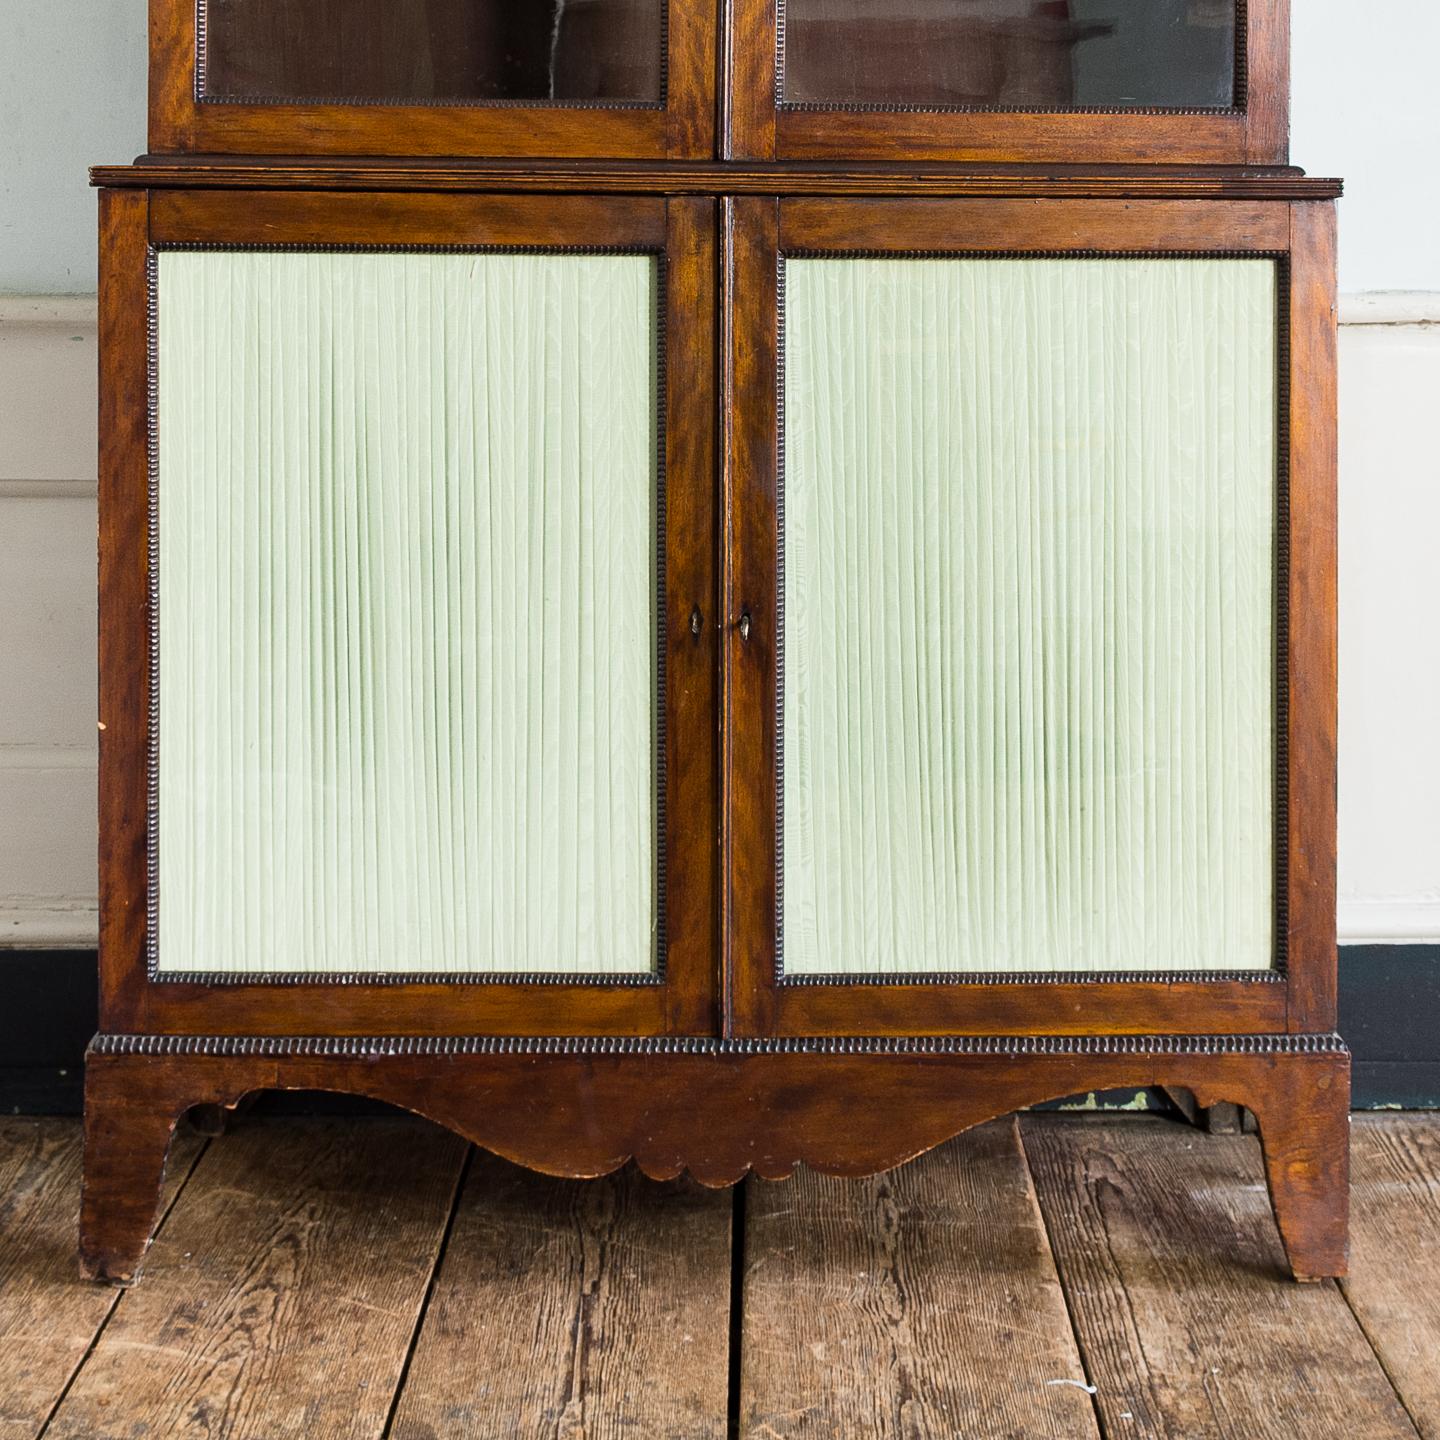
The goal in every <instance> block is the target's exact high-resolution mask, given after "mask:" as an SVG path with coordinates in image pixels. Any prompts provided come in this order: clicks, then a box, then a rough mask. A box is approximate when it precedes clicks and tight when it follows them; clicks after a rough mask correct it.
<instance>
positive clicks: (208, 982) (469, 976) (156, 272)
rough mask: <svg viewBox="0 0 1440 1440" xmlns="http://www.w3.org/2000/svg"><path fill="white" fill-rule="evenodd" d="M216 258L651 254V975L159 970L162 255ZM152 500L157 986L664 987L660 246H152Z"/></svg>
mask: <svg viewBox="0 0 1440 1440" xmlns="http://www.w3.org/2000/svg"><path fill="white" fill-rule="evenodd" d="M171 250H175V251H217V252H222V253H224V252H236V251H242V252H245V253H253V252H259V253H280V254H285V253H311V252H317V253H326V254H343V255H376V254H382V255H412V254H413V255H649V256H651V257H652V258H653V259H654V260H655V262H656V282H655V302H654V312H655V313H654V322H655V414H656V417H657V423H656V427H655V429H656V436H655V444H656V458H655V535H654V537H653V544H654V546H655V654H656V662H655V665H656V668H655V684H656V694H657V696H658V697H659V704H658V705H657V708H656V714H655V717H654V723H655V740H654V756H653V759H654V765H655V839H656V854H655V891H656V908H655V961H654V966H653V968H652V969H650V970H648V971H640V972H634V971H626V972H621V973H618V974H614V975H610V974H602V973H597V972H588V973H587V972H581V971H567V972H564V973H560V972H554V971H527V970H492V971H468V972H467V971H459V972H451V971H447V970H405V971H383V972H376V971H364V970H346V971H328V970H282V971H254V972H251V971H229V970H162V969H161V968H160V419H159V417H160V283H159V281H160V269H159V265H160V255H161V253H162V252H164V251H171ZM145 279H146V297H147V298H146V382H145V383H146V407H147V414H146V446H147V462H146V468H147V476H148V479H147V483H148V486H149V493H148V495H147V497H146V499H147V504H146V510H147V517H148V526H149V536H148V543H147V553H146V595H147V599H148V602H149V615H148V616H147V624H148V626H149V646H148V652H149V677H148V682H149V695H148V703H147V708H146V718H147V721H148V725H149V734H148V735H147V737H146V770H145V830H146V836H145V840H146V855H145V912H146V913H145V970H146V976H147V978H148V979H149V980H150V982H151V983H152V984H161V985H167V984H168V985H205V986H225V987H234V986H240V985H263V986H295V985H323V986H330V985H350V986H355V985H366V986H377V987H389V986H396V985H436V984H444V985H544V986H550V987H553V986H577V987H580V988H584V989H595V988H605V989H648V988H655V987H662V986H664V985H665V983H666V973H665V970H666V964H665V962H666V956H667V954H668V952H669V924H668V914H669V905H668V903H667V902H668V884H667V882H668V878H669V814H668V788H669V786H668V781H669V770H668V766H667V761H666V756H667V753H668V750H667V735H666V724H665V717H666V709H667V706H666V698H665V697H666V695H667V684H668V667H667V656H666V647H667V644H668V639H669V616H668V614H667V602H666V581H667V570H666V559H667V552H666V531H667V517H668V497H667V490H666V480H667V475H666V461H667V458H668V436H669V426H668V415H669V410H668V396H669V378H670V377H669V369H668V364H667V350H666V346H667V340H668V335H669V328H670V320H669V297H670V257H669V254H668V252H667V251H666V250H664V249H652V248H647V247H636V246H624V245H415V244H408V245H365V244H358V245H357V244H325V243H323V242H322V243H317V244H307V243H300V242H294V243H291V242H283V243H270V244H265V243H259V244H252V245H232V244H226V243H221V242H214V241H189V242H187V241H176V242H167V243H165V244H163V245H152V246H150V247H149V249H148V251H147V252H146V259H145Z"/></svg>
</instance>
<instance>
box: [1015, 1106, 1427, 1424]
mask: <svg viewBox="0 0 1440 1440" xmlns="http://www.w3.org/2000/svg"><path fill="white" fill-rule="evenodd" d="M1264 1123H1265V1121H1264V1117H1263V1116H1262V1117H1261V1126H1262V1134H1263V1127H1264ZM1022 1135H1023V1138H1024V1143H1025V1150H1026V1154H1027V1155H1028V1157H1029V1160H1030V1165H1031V1169H1032V1171H1033V1173H1034V1176H1035V1182H1036V1186H1037V1188H1038V1191H1039V1195H1040V1203H1041V1207H1042V1209H1043V1210H1044V1212H1045V1216H1046V1219H1047V1221H1048V1226H1049V1233H1050V1240H1051V1244H1052V1245H1053V1246H1054V1251H1055V1257H1056V1261H1057V1263H1058V1264H1059V1268H1060V1277H1061V1281H1062V1283H1063V1284H1064V1286H1065V1290H1066V1293H1067V1295H1068V1296H1069V1299H1070V1308H1071V1314H1072V1316H1073V1318H1074V1321H1075V1327H1076V1331H1077V1333H1078V1335H1079V1338H1080V1345H1081V1350H1082V1353H1083V1355H1084V1357H1085V1364H1086V1368H1087V1370H1088V1371H1089V1374H1090V1379H1091V1381H1092V1383H1094V1384H1095V1385H1096V1387H1097V1394H1096V1397H1095V1398H1096V1403H1097V1405H1098V1406H1099V1408H1100V1414H1101V1419H1102V1421H1103V1423H1104V1426H1105V1431H1106V1433H1107V1434H1109V1435H1146V1436H1164V1437H1168V1436H1174V1437H1177V1440H1180V1437H1183V1440H1199V1437H1203V1436H1235V1437H1237V1440H1239V1437H1243V1440H1267V1437H1273V1440H1294V1437H1295V1436H1303V1435H1314V1436H1320V1435H1364V1436H1367V1437H1376V1440H1378V1437H1382V1436H1413V1434H1414V1431H1413V1430H1412V1428H1411V1426H1410V1424H1409V1421H1408V1420H1407V1419H1406V1416H1405V1412H1404V1410H1403V1409H1402V1408H1401V1407H1400V1405H1399V1404H1398V1402H1397V1401H1396V1399H1395V1395H1394V1393H1393V1391H1392V1390H1391V1388H1390V1386H1389V1384H1388V1383H1387V1381H1386V1379H1385V1376H1384V1374H1383V1372H1381V1371H1379V1370H1378V1369H1377V1368H1376V1366H1375V1363H1374V1357H1373V1355H1372V1354H1371V1352H1370V1349H1369V1346H1368V1345H1367V1344H1366V1343H1365V1338H1364V1336H1363V1335H1362V1334H1361V1331H1360V1329H1359V1327H1358V1326H1357V1325H1356V1324H1355V1321H1354V1319H1353V1317H1352V1316H1351V1314H1350V1312H1349V1310H1348V1308H1347V1306H1346V1305H1345V1302H1344V1299H1343V1297H1342V1296H1341V1294H1340V1292H1339V1290H1338V1289H1337V1288H1336V1287H1335V1286H1334V1285H1333V1284H1328V1283H1327V1284H1324V1285H1316V1286H1286V1285H1279V1284H1277V1283H1276V1279H1277V1277H1278V1276H1280V1275H1281V1274H1282V1273H1283V1268H1284V1259H1283V1254H1282V1251H1281V1248H1280V1245H1279V1243H1278V1240H1277V1237H1276V1234H1275V1231H1274V1229H1273V1228H1272V1226H1271V1224H1270V1218H1269V1215H1268V1214H1267V1212H1266V1206H1265V1192H1264V1185H1263V1183H1262V1180H1261V1168H1260V1154H1259V1151H1258V1147H1257V1146H1256V1144H1255V1141H1254V1140H1253V1139H1251V1138H1250V1137H1248V1136H1228V1137H1226V1136H1202V1135H1197V1134H1196V1133H1195V1132H1194V1131H1193V1130H1190V1129H1189V1128H1187V1127H1184V1126H1180V1125H1176V1124H1174V1123H1172V1122H1168V1121H1162V1120H1155V1121H1150V1120H1143V1121H1142V1120H1130V1121H1127V1122H1124V1123H1115V1122H1113V1121H1098V1122H1077V1121H1075V1120H1071V1119H1067V1120H1058V1119H1052V1118H1049V1117H1039V1116H1032V1117H1026V1118H1025V1119H1024V1120H1023V1122H1022Z"/></svg>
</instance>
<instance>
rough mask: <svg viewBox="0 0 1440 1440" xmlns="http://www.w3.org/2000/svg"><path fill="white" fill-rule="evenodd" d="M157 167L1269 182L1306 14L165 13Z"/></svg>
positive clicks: (332, 3)
mask: <svg viewBox="0 0 1440 1440" xmlns="http://www.w3.org/2000/svg"><path fill="white" fill-rule="evenodd" d="M151 8H152V24H151V34H152V37H153V43H152V73H153V77H154V84H153V86H152V104H151V133H150V145H151V149H152V150H154V151H157V152H171V153H175V152H198V153H202V154H203V153H210V154H251V155H265V154H269V155H312V156H313V155H448V156H477V155H479V156H492V157H493V156H506V155H511V156H515V155H518V156H552V157H559V156H563V157H570V158H585V157H589V158H608V159H631V160H636V159H644V160H663V159H669V160H709V159H713V158H716V157H717V156H718V157H722V158H726V159H731V158H740V159H754V160H771V159H811V160H814V159H839V160H846V159H878V160H902V159H917V158H928V159H933V160H961V159H968V160H983V161H1010V160H1045V161H1070V162H1095V161H1110V162H1125V161H1131V160H1133V159H1135V158H1136V157H1137V156H1143V157H1145V158H1146V159H1147V160H1150V161H1160V160H1168V161H1172V162H1183V163H1194V164H1225V163H1228V164H1274V163H1282V162H1283V161H1284V159H1285V153H1286V136H1287V124H1288V122H1287V114H1286V111H1287V105H1286V100H1285V96H1286V95H1287V93H1288V60H1287V47H1288V24H1289V6H1288V0H1248V3H1247V0H1058V3H1057V0H906V3H899V4H891V3H885V0H733V3H727V4H725V5H723V6H721V5H719V4H717V3H716V0H553V3H551V4H540V3H536V0H151Z"/></svg>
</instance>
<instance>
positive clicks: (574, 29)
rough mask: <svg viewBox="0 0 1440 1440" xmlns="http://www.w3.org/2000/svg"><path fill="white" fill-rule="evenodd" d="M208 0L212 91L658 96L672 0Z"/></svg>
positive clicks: (226, 95) (374, 96) (233, 95)
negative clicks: (668, 0)
mask: <svg viewBox="0 0 1440 1440" xmlns="http://www.w3.org/2000/svg"><path fill="white" fill-rule="evenodd" d="M203 3H204V7H205V10H204V14H205V22H206V23H205V28H204V31H203V34H204V56H205V63H204V84H203V86H202V91H203V93H204V95H205V96H207V97H209V98H211V99H244V98H250V99H256V100H277V99H287V98H288V99H304V98H313V99H316V100H345V99H349V100H361V101H363V100H371V101H376V100H389V101H404V100H410V101H417V102H422V103H432V102H435V101H442V100H449V101H454V102H457V103H462V104H463V103H466V102H475V101H487V100H489V101H495V100H530V101H537V102H544V101H550V100H571V101H585V100H591V101H597V102H601V101H638V102H646V101H648V102H651V103H658V102H659V101H660V99H661V90H662V79H661V77H662V69H663V61H662V45H663V36H664V30H665V25H664V4H665V0H538V3H537V0H203Z"/></svg>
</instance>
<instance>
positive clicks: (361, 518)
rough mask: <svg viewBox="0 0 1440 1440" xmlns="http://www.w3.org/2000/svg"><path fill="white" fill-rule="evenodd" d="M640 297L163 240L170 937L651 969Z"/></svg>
mask: <svg viewBox="0 0 1440 1440" xmlns="http://www.w3.org/2000/svg"><path fill="white" fill-rule="evenodd" d="M656 301H657V272H656V262H655V261H654V259H653V258H652V257H648V256H604V255H595V256H591V255H514V254H439V253H429V254H415V253H409V254H388V253H387V254H345V253H258V252H229V251H226V252H213V251H206V252H184V251H177V252H164V253H162V254H161V256H160V260H159V399H158V407H159V426H158V437H159V516H158V523H159V531H158V559H159V581H158V584H159V627H160V682H159V777H158V778H159V826H158V830H159V834H158V841H159V856H158V869H159V924H158V935H159V942H158V943H159V957H158V958H159V966H160V968H161V970H169V971H173V970H205V971H233V972H247V973H254V972H330V973H336V972H352V971H353V972H362V973H385V972H389V973H396V972H407V971H437V972H447V973H457V974H459V973H485V972H533V973H547V972H553V973H566V974H569V973H577V972H592V973H604V974H639V973H646V972H650V971H653V969H654V966H655V945H656V939H655V937H656V916H657V879H656V872H657V866H656V855H657V848H656V823H657V804H656V743H655V742H656V722H655V716H656V714H657V699H658V696H657V666H656V598H655V597H656V583H657V569H656V533H657V532H656V514H657V453H658V452H657V428H656V427H657V373H658V365H657V342H656V335H657V330H656Z"/></svg>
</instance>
